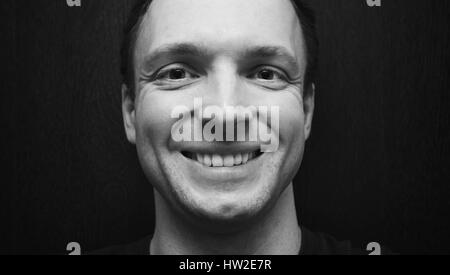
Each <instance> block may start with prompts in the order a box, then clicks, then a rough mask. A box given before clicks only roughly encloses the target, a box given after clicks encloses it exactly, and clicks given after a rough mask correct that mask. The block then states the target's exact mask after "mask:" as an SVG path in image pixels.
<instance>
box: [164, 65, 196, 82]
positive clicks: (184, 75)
mask: <svg viewBox="0 0 450 275" xmlns="http://www.w3.org/2000/svg"><path fill="white" fill-rule="evenodd" d="M198 77H199V76H198V75H196V74H194V73H192V72H191V70H190V69H188V68H186V67H185V66H182V65H180V64H174V65H169V66H167V67H165V68H162V69H161V70H160V71H159V72H158V73H157V74H156V77H155V79H156V80H158V81H183V80H189V79H195V78H198Z"/></svg>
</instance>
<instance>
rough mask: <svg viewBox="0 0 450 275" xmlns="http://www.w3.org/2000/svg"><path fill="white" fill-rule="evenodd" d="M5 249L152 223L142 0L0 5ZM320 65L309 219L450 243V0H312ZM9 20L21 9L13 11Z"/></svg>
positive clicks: (398, 238) (302, 177)
mask: <svg viewBox="0 0 450 275" xmlns="http://www.w3.org/2000/svg"><path fill="white" fill-rule="evenodd" d="M0 2H1V4H0V7H1V13H2V18H3V20H4V21H5V22H4V24H2V36H3V37H4V39H3V40H4V42H2V44H3V46H5V47H4V48H5V49H4V50H3V51H2V60H4V65H3V66H2V67H3V69H4V70H5V73H4V74H3V76H2V78H3V79H4V80H5V81H2V83H1V85H2V86H1V88H2V101H1V104H2V110H1V112H2V113H1V116H2V121H1V127H2V129H3V132H4V134H2V140H1V146H2V147H3V148H2V156H1V159H2V163H4V164H3V165H2V170H3V172H2V174H3V178H4V179H5V180H4V182H3V183H2V185H3V186H4V188H2V190H5V191H2V193H1V195H0V196H1V200H2V204H4V206H2V210H1V214H2V219H1V231H2V232H1V235H2V238H3V239H4V240H2V242H1V243H2V245H0V252H3V253H64V252H65V246H66V244H67V243H68V242H69V241H78V242H80V243H81V244H82V247H83V249H85V250H90V249H93V248H98V247H102V246H104V245H107V244H114V243H121V242H127V241H132V240H135V239H138V238H140V237H142V236H144V235H147V234H149V233H151V232H152V228H153V224H154V221H153V217H154V214H153V202H152V189H151V186H150V184H149V183H147V182H146V180H145V179H144V177H143V175H142V173H141V171H140V168H139V165H138V162H137V159H136V156H135V151H134V148H133V147H132V146H130V145H128V144H127V142H126V140H125V135H124V132H123V130H122V120H121V119H122V118H121V112H120V94H119V93H120V75H119V59H118V57H119V56H118V52H119V42H120V38H121V29H122V26H123V24H124V22H125V20H126V17H127V13H128V10H129V9H130V7H131V3H132V1H126V0H114V1H110V0H82V7H80V8H68V7H67V5H66V1H65V0H39V1H0ZM310 2H312V6H313V7H314V8H315V9H316V10H317V14H318V33H319V40H320V43H321V46H320V51H321V52H320V76H319V83H318V91H317V97H316V113H315V118H314V128H313V134H312V137H311V139H310V141H309V142H308V144H307V151H306V155H305V159H304V163H303V166H302V168H301V170H300V172H299V174H298V176H297V177H296V179H295V190H296V199H297V206H298V209H299V213H300V215H299V218H300V221H301V223H303V224H305V225H306V226H308V227H310V228H311V229H313V230H318V231H326V232H328V233H331V234H333V235H335V236H336V237H337V238H339V239H352V240H354V241H355V242H356V243H361V244H364V243H368V242H369V241H379V242H381V243H383V244H386V245H388V246H389V247H390V248H391V249H393V250H394V251H397V252H400V253H450V234H448V232H450V220H449V219H450V199H449V197H450V175H449V169H448V166H449V163H450V154H449V153H450V152H449V141H450V136H449V131H448V130H449V117H450V116H449V114H450V111H449V107H450V104H449V103H450V102H449V88H450V83H449V78H448V75H449V50H448V49H449V46H450V45H449V41H450V39H449V31H448V28H449V26H448V25H449V17H450V14H449V8H450V2H449V1H444V0H443V1H438V0H434V1H426V0H417V1H412V0H389V1H387V0H384V1H382V7H380V8H369V7H367V5H366V4H365V0H313V1H310ZM5 19H6V20H5Z"/></svg>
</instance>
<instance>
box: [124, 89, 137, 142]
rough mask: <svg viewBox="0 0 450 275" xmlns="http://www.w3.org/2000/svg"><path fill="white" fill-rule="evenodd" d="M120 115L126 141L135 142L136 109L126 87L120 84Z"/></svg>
mask: <svg viewBox="0 0 450 275" xmlns="http://www.w3.org/2000/svg"><path fill="white" fill-rule="evenodd" d="M122 115H123V122H124V126H125V133H126V134H127V138H128V141H129V142H130V143H132V144H136V128H135V123H136V110H135V106H134V100H133V99H132V98H131V94H130V92H129V90H128V87H127V86H126V85H125V84H122Z"/></svg>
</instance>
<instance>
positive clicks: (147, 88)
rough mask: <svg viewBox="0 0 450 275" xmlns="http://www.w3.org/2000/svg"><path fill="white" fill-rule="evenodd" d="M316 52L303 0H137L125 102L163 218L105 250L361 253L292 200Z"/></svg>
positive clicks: (127, 49) (308, 120)
mask: <svg viewBox="0 0 450 275" xmlns="http://www.w3.org/2000/svg"><path fill="white" fill-rule="evenodd" d="M316 55H317V41H316V38H315V33H314V20H313V16H312V13H311V11H310V10H308V9H307V8H306V7H305V6H304V4H302V3H301V2H300V1H290V0H245V1H242V0H154V1H141V2H140V3H139V4H138V6H137V8H136V9H135V10H134V11H133V15H132V16H131V18H130V22H129V26H128V29H127V36H126V37H125V43H124V46H123V52H122V58H123V60H122V61H123V66H122V71H123V74H124V85H123V89H122V103H123V104H122V105H123V106H122V107H123V117H124V122H125V130H126V134H127V138H128V140H129V141H130V142H131V143H132V144H135V145H136V148H137V154H138V157H139V160H140V163H141V166H142V169H143V171H144V173H145V175H146V176H147V178H148V180H149V182H151V183H152V184H153V186H154V190H155V208H156V228H155V232H154V234H153V236H150V237H148V238H146V239H144V240H141V241H139V242H137V243H134V244H131V245H126V246H116V247H111V248H107V249H104V250H101V251H99V253H102V254H152V255H161V254H162V255H164V254H166V255H167V254H257V255H267V254H294V255H296V254H331V253H338V254H348V253H353V252H355V251H353V250H352V249H351V245H350V243H348V242H337V241H335V240H334V239H333V238H331V237H328V236H326V235H322V234H315V233H311V232H309V231H308V230H306V229H304V228H302V227H300V226H299V224H298V218H297V214H296V210H295V202H294V194H293V186H292V179H293V177H294V175H295V174H296V173H297V171H298V169H299V167H300V164H301V162H302V158H303V152H304V147H305V142H306V140H307V139H308V137H309V135H310V132H311V124H312V118H313V112H314V92H315V91H314V84H313V80H314V69H315V63H316ZM208 108H210V109H209V110H208ZM255 129H257V130H255ZM254 130H255V131H254ZM261 132H264V133H266V135H265V137H266V138H265V139H263V138H262V137H263V136H264V135H262V134H261ZM268 143H270V144H272V145H273V144H275V145H276V146H269V147H265V146H267V144H268ZM262 148H269V149H270V150H262Z"/></svg>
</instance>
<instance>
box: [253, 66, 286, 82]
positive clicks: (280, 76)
mask: <svg viewBox="0 0 450 275" xmlns="http://www.w3.org/2000/svg"><path fill="white" fill-rule="evenodd" d="M249 77H250V78H254V79H257V80H262V81H284V80H286V75H285V74H284V73H283V72H282V71H280V70H278V69H275V68H266V67H263V68H258V69H257V70H256V71H255V72H254V73H253V74H252V75H250V76H249Z"/></svg>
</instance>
